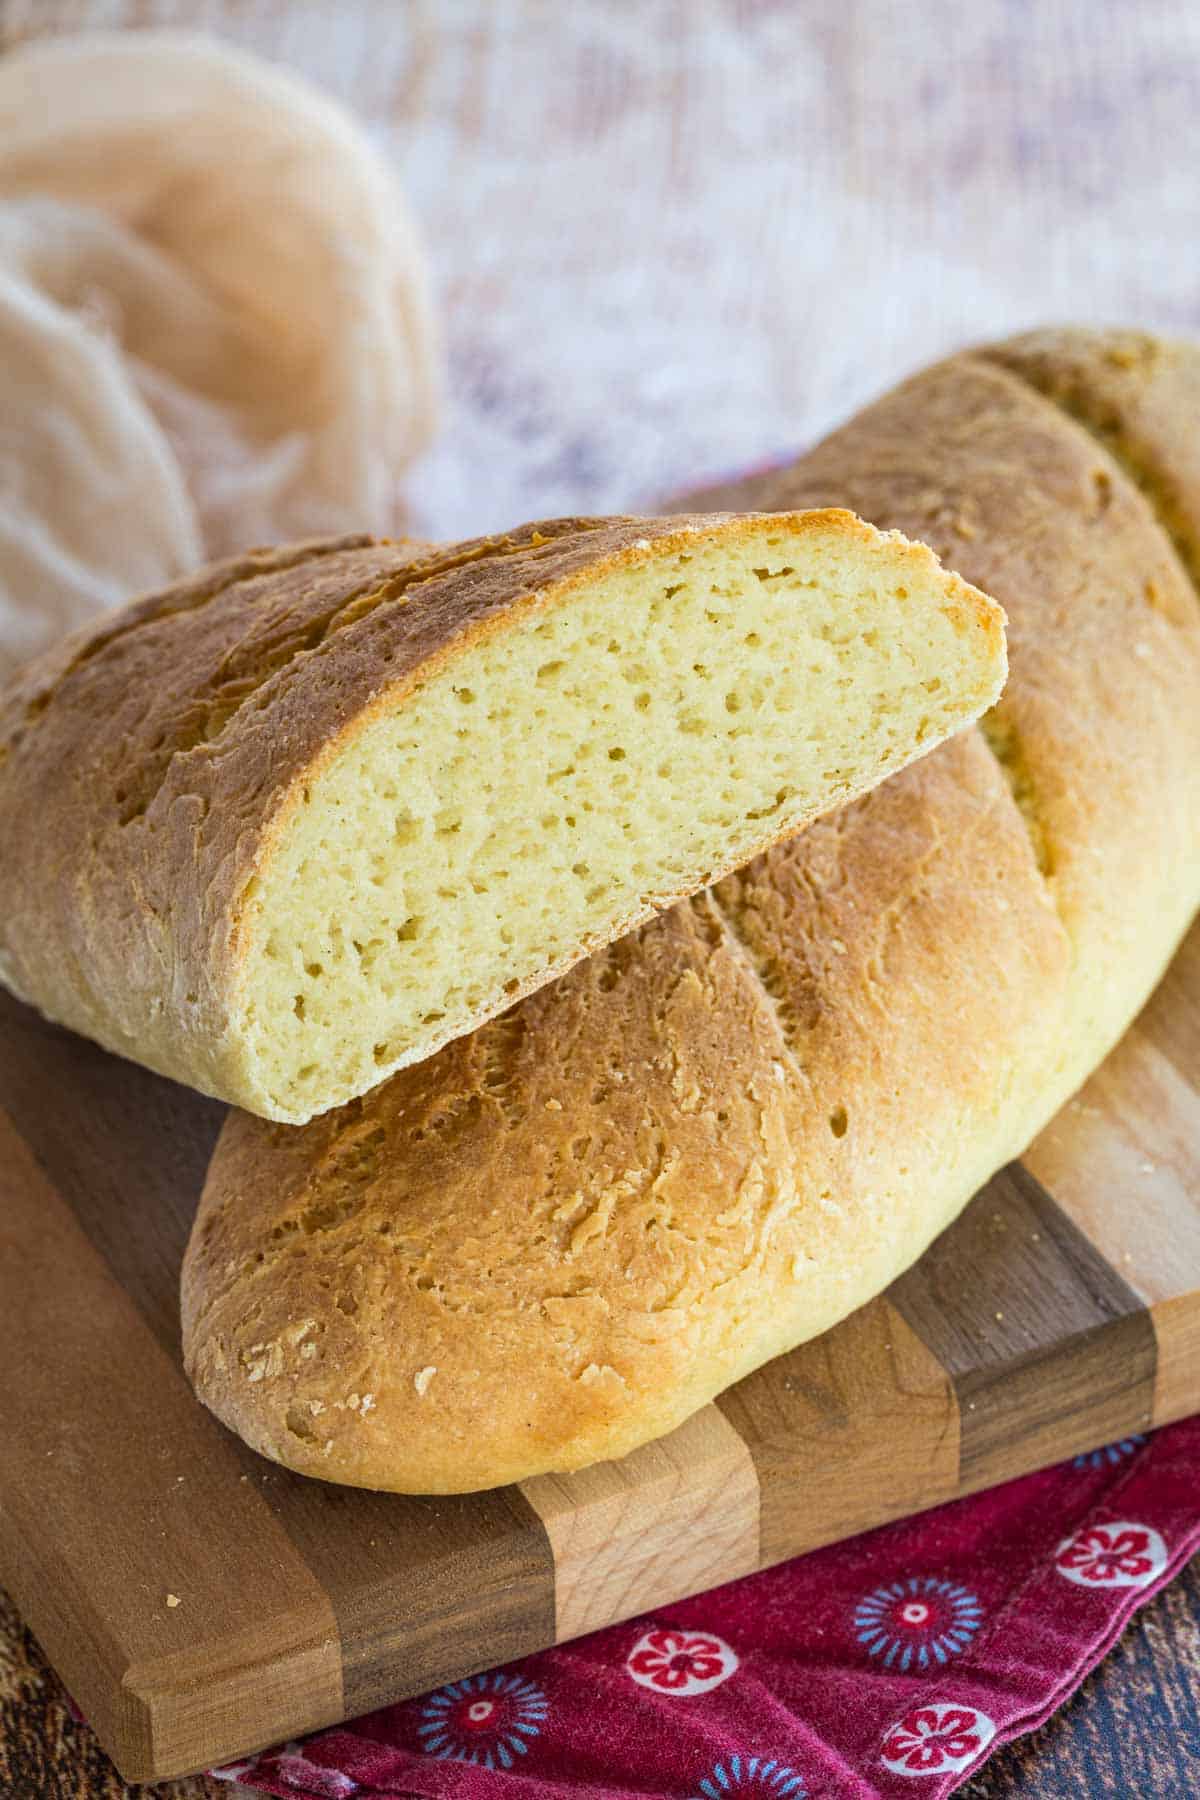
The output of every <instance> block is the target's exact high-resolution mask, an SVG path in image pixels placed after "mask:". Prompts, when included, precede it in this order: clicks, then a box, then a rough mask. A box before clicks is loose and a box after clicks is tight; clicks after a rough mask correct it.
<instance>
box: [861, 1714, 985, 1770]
mask: <svg viewBox="0 0 1200 1800" xmlns="http://www.w3.org/2000/svg"><path fill="white" fill-rule="evenodd" d="M995 1735H996V1726H995V1721H994V1720H992V1719H989V1718H988V1716H987V1714H986V1713H985V1712H980V1711H979V1709H978V1707H975V1706H965V1705H963V1704H962V1703H961V1702H960V1701H957V1700H933V1701H930V1703H929V1704H928V1705H927V1706H914V1707H913V1709H912V1711H911V1712H907V1713H905V1715H904V1717H903V1718H902V1719H901V1720H899V1722H898V1723H897V1724H895V1725H893V1726H892V1729H891V1730H890V1731H889V1732H888V1734H887V1736H886V1737H885V1738H884V1740H883V1749H882V1750H881V1751H880V1757H881V1759H882V1762H883V1766H884V1768H885V1769H890V1770H891V1771H892V1773H893V1775H957V1774H960V1773H961V1772H962V1770H964V1769H969V1768H970V1766H971V1764H972V1763H973V1762H974V1761H975V1759H976V1758H977V1757H978V1756H980V1755H982V1753H983V1752H984V1751H985V1750H986V1749H987V1747H988V1745H989V1744H990V1743H991V1741H992V1739H993V1738H994V1737H995Z"/></svg>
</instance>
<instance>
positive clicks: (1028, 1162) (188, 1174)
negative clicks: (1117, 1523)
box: [0, 927, 1200, 1780]
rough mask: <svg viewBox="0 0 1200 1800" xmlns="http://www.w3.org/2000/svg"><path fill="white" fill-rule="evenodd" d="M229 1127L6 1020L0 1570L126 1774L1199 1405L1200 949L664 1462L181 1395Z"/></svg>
mask: <svg viewBox="0 0 1200 1800" xmlns="http://www.w3.org/2000/svg"><path fill="white" fill-rule="evenodd" d="M221 1118H222V1108H221V1107H220V1106H218V1105H216V1104H215V1103H213V1102H210V1101H205V1100H201V1099H199V1098H197V1097H196V1096H195V1095H193V1094H191V1093H188V1092H187V1091H185V1090H184V1089H182V1088H179V1087H176V1086H174V1085H172V1084H171V1083H169V1082H166V1081H161V1080H158V1079H157V1078H155V1077H154V1076H151V1075H147V1074H145V1073H144V1072H143V1071H141V1070H139V1069H136V1068H134V1067H132V1066H131V1065H130V1064H128V1063H124V1062H120V1061H118V1060H117V1059H115V1058H113V1057H109V1056H106V1055H104V1054H103V1053H102V1052H101V1051H99V1050H96V1049H94V1048H93V1047H92V1046H91V1045H89V1044H86V1043H84V1042H82V1041H81V1040H79V1039H77V1038H74V1037H71V1036H69V1035H68V1034H66V1033H65V1032H60V1031H58V1030H56V1029H55V1028H53V1027H51V1026H49V1025H46V1024H44V1023H43V1022H42V1021H41V1020H39V1019H38V1018H36V1017H35V1016H34V1015H33V1014H32V1013H30V1012H28V1011H26V1010H25V1009H24V1008H22V1007H20V1006H18V1005H17V1004H16V1003H15V1002H13V1001H11V1000H8V999H7V998H3V999H0V1217H2V1220H3V1222H2V1224H0V1236H2V1244H3V1253H2V1255H0V1355H2V1357H3V1378H2V1380H0V1581H2V1582H3V1583H4V1585H5V1586H7V1587H8V1588H9V1589H10V1590H11V1592H12V1593H13V1595H14V1597H15V1598H16V1600H17V1602H18V1604H19V1605H20V1607H21V1608H22V1610H23V1611H24V1613H25V1615H26V1617H27V1618H28V1619H29V1621H30V1623H31V1624H32V1626H33V1629H34V1631H35V1632H36V1634H37V1636H38V1637H39V1638H40V1640H41V1642H42V1644H43V1645H44V1647H45V1649H46V1650H47V1652H48V1653H49V1655H50V1657H51V1659H52V1661H53V1662H54V1663H55V1664H56V1666H57V1667H58V1669H59V1671H60V1673H61V1674H62V1676H63V1678H64V1680H65V1681H66V1683H67V1685H68V1687H69V1688H70V1689H71V1691H72V1692H73V1694H74V1695H75V1698H76V1699H77V1701H78V1702H79V1704H80V1706H81V1707H82V1708H83V1710H84V1712H85V1713H86V1714H87V1716H88V1717H89V1718H90V1720H91V1721H92V1723H93V1724H94V1725H95V1727H96V1729H97V1730H98V1732H99V1734H100V1736H101V1738H102V1740H103V1742H104V1743H105V1745H106V1747H107V1748H108V1750H109V1751H110V1752H111V1754H112V1756H113V1757H114V1759H115V1760H116V1762H117V1765H118V1767H119V1768H120V1769H121V1771H122V1773H123V1774H124V1775H125V1776H126V1777H127V1778H128V1779H130V1780H147V1779H152V1778H155V1777H164V1776H169V1775H172V1774H177V1773H183V1772H186V1771H190V1770H193V1769H196V1768H199V1767H201V1766H203V1765H206V1764H211V1763H215V1762H220V1761H224V1760H226V1759H230V1758H232V1757H234V1756H236V1755H239V1754H240V1753H242V1752H245V1751H249V1750H252V1749H256V1748H258V1747H260V1746H262V1745H265V1744H268V1743H270V1742H273V1741H275V1740H278V1739H281V1738H286V1737H289V1736H294V1735H296V1734H297V1733H300V1732H303V1731H305V1730H309V1729H312V1728H313V1727H316V1726H319V1725H323V1724H327V1723H330V1722H332V1721H335V1720H339V1719H342V1718H344V1717H348V1716H352V1715H354V1714H357V1713H360V1712H364V1711H366V1710H368V1709H370V1708H372V1707H375V1706H379V1705H381V1704H383V1703H385V1702H388V1701H392V1700H395V1699H398V1698H400V1697H402V1696H404V1695H407V1694H412V1693H416V1692H419V1691H421V1690H422V1689H425V1688H427V1687H431V1686H433V1685H435V1684H437V1683H439V1682H443V1681H447V1680H451V1679H454V1678H456V1677H458V1676H461V1675H465V1674H467V1673H468V1672H471V1671H473V1670H476V1669H479V1668H482V1667H486V1666H488V1665H489V1664H491V1663H494V1662H501V1661H504V1660H506V1659H507V1658H510V1657H515V1656H519V1655H522V1654H526V1653H528V1652H531V1651H533V1650H537V1649H540V1648H542V1647H544V1646H546V1645H548V1644H550V1643H552V1642H554V1641H556V1640H560V1639H563V1638H568V1637H573V1636H576V1635H578V1634H579V1633H581V1632H584V1631H589V1630H592V1629H594V1628H595V1627H597V1626H601V1625H606V1624H609V1623H611V1622H613V1621H615V1620H618V1619H622V1618H625V1617H628V1616H630V1615H632V1614H634V1613H635V1612H643V1611H647V1610H653V1609H660V1610H661V1609H663V1608H666V1607H668V1606H669V1605H670V1603H671V1602H672V1601H673V1600H677V1599H679V1598H681V1597H682V1596H684V1595H685V1594H689V1593H693V1592H696V1591H697V1590H699V1589H701V1588H705V1587H709V1586H713V1585H715V1584H716V1583H718V1582H722V1581H726V1580H728V1579H730V1578H731V1577H733V1576H736V1575H741V1574H744V1573H746V1572H747V1571H750V1570H753V1569H757V1568H760V1567H763V1566H764V1565H766V1564H769V1563H773V1562H777V1561H779V1560H780V1559H781V1558H783V1557H786V1556H791V1555H794V1554H795V1553H797V1552H798V1551H802V1550H807V1549H811V1548H813V1547H814V1546H816V1545H818V1544H823V1543H828V1542H830V1541H831V1540H833V1539H835V1538H838V1537H844V1536H847V1535H849V1534H851V1533H853V1532H856V1531H861V1530H863V1529H864V1528H866V1527H868V1526H872V1525H877V1524H880V1523H881V1522H883V1521H884V1520H887V1519H891V1518H896V1517H898V1516H900V1515H903V1514H906V1513H911V1512H914V1511H917V1510H919V1509H920V1508H922V1507H927V1506H932V1505H934V1504H936V1503H937V1502H939V1501H942V1500H946V1499H949V1498H950V1497H952V1496H953V1495H956V1494H962V1493H967V1492H970V1491H971V1490H972V1489H975V1488H979V1487H983V1486H986V1485H987V1484H989V1483H991V1482H996V1481H1001V1480H1004V1479H1005V1478H1006V1477H1008V1476H1012V1475H1017V1474H1020V1473H1022V1472H1023V1471H1026V1470H1029V1469H1034V1468H1037V1467H1039V1466H1041V1465H1043V1464H1046V1463H1049V1462H1052V1461H1055V1460H1057V1459H1058V1458H1061V1457H1064V1456H1068V1455H1071V1454H1073V1453H1076V1452H1079V1451H1082V1450H1087V1449H1091V1448H1093V1447H1095V1446H1097V1445H1099V1444H1103V1443H1106V1442H1109V1441H1111V1440H1112V1439H1114V1438H1118V1437H1121V1436H1123V1435H1124V1434H1126V1433H1130V1432H1136V1431H1144V1430H1145V1429H1146V1428H1147V1427H1148V1426H1151V1425H1154V1424H1160V1423H1164V1422H1165V1421H1167V1420H1169V1419H1173V1418H1176V1417H1178V1416H1180V1415H1181V1414H1184V1413H1186V1412H1188V1411H1192V1410H1195V1409H1196V1408H1197V1407H1200V927H1198V928H1197V930H1196V931H1194V932H1193V934H1192V936H1191V938H1190V939H1189V940H1188V942H1187V943H1186V944H1185V945H1184V947H1183V949H1182V950H1181V951H1180V953H1179V956H1178V957H1177V959H1176V961H1175V964H1174V966H1173V968H1172V969H1171V971H1170V973H1169V975H1168V977H1167V979H1166V981H1165V982H1164V984H1163V986H1162V987H1161V989H1160V990H1159V992H1158V994H1157V995H1156V996H1155V998H1154V999H1153V1000H1152V1002H1151V1003H1150V1005H1149V1006H1148V1008H1147V1009H1146V1011H1145V1013H1144V1014H1143V1015H1142V1017H1141V1019H1140V1020H1139V1021H1138V1023H1137V1024H1136V1025H1135V1026H1134V1028H1133V1029H1132V1030H1131V1031H1130V1033H1129V1035H1128V1036H1127V1038H1126V1039H1125V1041H1124V1042H1123V1043H1122V1045H1121V1046H1120V1048H1119V1049H1118V1050H1117V1051H1116V1052H1115V1054H1114V1055H1113V1056H1112V1057H1110V1059H1109V1061H1108V1062H1107V1063H1106V1064H1105V1065H1104V1067H1103V1068H1102V1069H1101V1070H1100V1071H1099V1072H1098V1073H1097V1074H1096V1076H1095V1077H1094V1078H1093V1080H1092V1081H1091V1083H1090V1084H1089V1085H1088V1087H1087V1088H1086V1089H1085V1091H1084V1093H1083V1094H1082V1095H1081V1096H1080V1098H1079V1099H1078V1100H1076V1101H1075V1102H1073V1103H1072V1104H1071V1105H1070V1106H1069V1107H1068V1108H1067V1109H1066V1110H1065V1111H1064V1112H1063V1113H1062V1114H1061V1115H1060V1116H1059V1118H1058V1119H1057V1120H1056V1121H1055V1123H1054V1124H1053V1125H1052V1126H1051V1127H1050V1129H1049V1130H1048V1131H1047V1132H1046V1133H1045V1134H1044V1135H1043V1136H1042V1137H1041V1138H1040V1139H1039V1140H1038V1142H1037V1143H1036V1144H1035V1145H1034V1146H1033V1148H1032V1150H1031V1151H1030V1153H1029V1155H1028V1156H1027V1157H1026V1159H1025V1160H1024V1162H1022V1163H1021V1164H1019V1165H1014V1166H1012V1167H1011V1168H1009V1169H1007V1170H1005V1171H1004V1172H1003V1173H1002V1174H1001V1175H999V1176H997V1178H996V1179H995V1180H994V1181H993V1182H991V1183H990V1184H989V1186H988V1187H987V1188H986V1189H985V1190H984V1191H983V1192H982V1193H981V1194H979V1195H978V1196H977V1197H976V1199H975V1200H974V1201H973V1202H972V1204H971V1206H970V1207H969V1208H968V1209H967V1211H966V1213H965V1214H964V1215H963V1217H962V1218H961V1219H960V1220H959V1222H958V1223H957V1224H956V1225H955V1226H954V1227H953V1228H952V1229H951V1230H950V1231H948V1232H947V1233H946V1234H945V1235H944V1236H943V1237H942V1238H941V1239H940V1240H939V1242H938V1243H936V1244H935V1245H934V1246H933V1248H932V1249H931V1250H930V1251H929V1252H928V1253H927V1255H926V1256H925V1257H924V1259H923V1260H922V1261H921V1263H920V1264H919V1265H918V1266H917V1267H916V1268H915V1269H913V1270H911V1271H910V1272H909V1273H908V1274H907V1275H905V1276H903V1277H902V1278H901V1279H900V1280H899V1281H897V1282H896V1283H895V1284H894V1285H893V1286H892V1287H891V1288H890V1289H889V1291H888V1293H887V1294H886V1295H885V1296H883V1297H881V1298H880V1299H878V1300H876V1301H873V1302H872V1303H871V1304H870V1305H869V1306H866V1307H864V1308H863V1310H862V1311H861V1312H859V1313H856V1314H855V1315H854V1316H853V1317H852V1318H850V1319H848V1320H847V1321H846V1322H845V1323H844V1324H843V1325H841V1326H839V1327H838V1328H837V1329H836V1330H835V1331H832V1332H830V1333H828V1334H827V1335H826V1336H825V1337H824V1338H822V1339H820V1340H818V1341H817V1342H815V1343H812V1344H809V1345H806V1346H804V1347H803V1348H802V1349H800V1350H797V1351H795V1352H793V1353H792V1354H791V1355H790V1356H786V1357H783V1358H781V1359H780V1360H779V1361H778V1362H776V1363H773V1364H772V1365H771V1366H770V1367H768V1368H765V1369H763V1370H760V1371H759V1373H758V1374H756V1375H753V1376H751V1377H750V1378H749V1379H748V1380H746V1381H744V1382H742V1383H741V1384H740V1385H739V1386H738V1387H736V1388H734V1389H733V1390H731V1391H730V1392H729V1393H728V1394H726V1395H724V1396H723V1397H722V1398H721V1399H720V1400H719V1401H718V1402H717V1403H716V1404H715V1405H712V1406H709V1407H706V1408H705V1410H704V1411H703V1412H701V1413H700V1414H698V1415H697V1416H696V1417H695V1418H693V1419H692V1420H690V1421H689V1423H687V1424H686V1425H684V1426H682V1427H681V1428H680V1429H679V1430H678V1431H676V1432H675V1433H673V1435H672V1436H671V1437H669V1438H667V1439H665V1440H663V1441H662V1442H661V1443H659V1444H655V1445H651V1446H649V1447H648V1448H646V1449H644V1450H640V1451H638V1452H636V1453H635V1454H634V1455H633V1456H630V1457H627V1458H626V1459H625V1460H624V1461H623V1462H620V1463H612V1464H605V1465H602V1466H601V1467H598V1468H595V1469H591V1470H587V1471H585V1472H583V1473H582V1474H579V1475H573V1476H567V1477H543V1478H540V1479H538V1480H535V1481H528V1482H524V1483H522V1484H521V1486H520V1487H519V1488H505V1489H499V1490H497V1491H495V1492H492V1493H488V1494H483V1495H476V1496H471V1497H465V1498H457V1499H434V1500H420V1499H406V1498H402V1497H397V1496H390V1495H379V1494H366V1493H357V1492H353V1491H349V1490H340V1489H337V1488H333V1487H329V1486H326V1485H324V1484H322V1483H318V1482H313V1481H306V1480H304V1479H302V1478H300V1477H297V1476H292V1475H290V1474H288V1473H287V1472H286V1471H284V1470H282V1469H277V1468H275V1467H274V1466H273V1465H271V1464H268V1463H265V1462H263V1461H262V1460H261V1459H260V1458H259V1457H257V1456H255V1455H254V1454H253V1453H252V1452H251V1451H249V1450H247V1449H245V1448H244V1447H243V1446H242V1445H241V1444H240V1443H239V1442H238V1440H237V1439H235V1438H234V1437H232V1436H231V1435H229V1433H227V1432H226V1431H225V1430H224V1429H223V1428H222V1427H221V1426H220V1425H218V1424H217V1422H216V1421H215V1420H214V1419H213V1418H211V1417H210V1416H209V1415H208V1414H207V1413H206V1412H204V1411H203V1410H202V1408H201V1407H200V1406H199V1405H198V1404H197V1403H196V1402H195V1400H194V1399H193V1398H192V1395H191V1393H190V1390H189V1388H188V1386H187V1383H186V1381H185V1379H184V1376H183V1373H182V1370H181V1367H180V1359H179V1342H178V1340H179V1320H178V1305H177V1295H176V1284H177V1274H178V1268H179V1261H180V1256H181V1254H182V1251H183V1246H184V1242H185V1239H186V1236H187V1231H188V1225H189V1221H190V1218H191V1214H192V1210H193V1207H194V1205H195V1201H196V1198H197V1195H198V1193H199V1189H200V1186H201V1182H202V1180H203V1175H204V1169H205V1164H206V1162H207V1159H208V1156H209V1152H210V1150H211V1147H212V1144H213V1141H214V1139H215V1137H216V1134H217V1131H218V1129H219V1127H220V1123H221Z"/></svg>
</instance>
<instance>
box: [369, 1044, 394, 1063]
mask: <svg viewBox="0 0 1200 1800" xmlns="http://www.w3.org/2000/svg"><path fill="white" fill-rule="evenodd" d="M391 1050H392V1046H391V1045H390V1044H376V1045H375V1048H374V1049H373V1050H372V1052H371V1055H372V1056H373V1057H374V1058H375V1062H376V1064H377V1065H378V1066H379V1067H380V1068H382V1066H383V1064H384V1063H385V1062H386V1061H387V1059H388V1057H389V1056H390V1055H391Z"/></svg>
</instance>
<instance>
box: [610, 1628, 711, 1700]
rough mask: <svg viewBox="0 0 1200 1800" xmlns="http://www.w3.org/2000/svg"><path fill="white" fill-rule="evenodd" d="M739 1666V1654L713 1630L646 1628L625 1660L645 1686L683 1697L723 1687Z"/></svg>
mask: <svg viewBox="0 0 1200 1800" xmlns="http://www.w3.org/2000/svg"><path fill="white" fill-rule="evenodd" d="M737 1666H738V1659H737V1653H736V1652H735V1651H733V1650H731V1649H730V1647H729V1645H728V1644H727V1643H726V1642H725V1640H724V1639H723V1638H719V1637H714V1635H713V1633H712V1632H711V1631H667V1630H657V1629H656V1630H654V1631H647V1632H646V1633H645V1634H644V1635H643V1636H642V1637H640V1638H639V1639H638V1641H637V1643H636V1644H635V1645H634V1646H633V1649H632V1650H631V1651H630V1652H629V1655H628V1656H627V1657H626V1659H625V1667H626V1669H627V1671H628V1672H629V1674H630V1675H632V1676H633V1679H634V1680H635V1681H637V1682H640V1683H641V1685H642V1687H648V1688H654V1689H655V1690H656V1692H658V1693H660V1694H675V1695H678V1696H679V1697H680V1698H685V1697H686V1696H687V1695H689V1694H707V1693H709V1692H710V1691H711V1690H712V1689H713V1688H715V1687H720V1685H721V1683H722V1682H723V1681H728V1679H729V1677H730V1676H731V1675H732V1674H733V1672H734V1670H735V1669H736V1668H737Z"/></svg>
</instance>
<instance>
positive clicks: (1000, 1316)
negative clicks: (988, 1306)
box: [996, 1313, 1004, 1320]
mask: <svg viewBox="0 0 1200 1800" xmlns="http://www.w3.org/2000/svg"><path fill="white" fill-rule="evenodd" d="M1003 1317H1004V1314H1003V1313H997V1314H996V1318H997V1320H1000V1319H1002V1318H1003Z"/></svg>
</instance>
